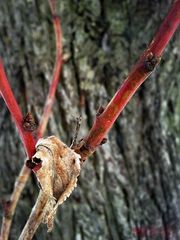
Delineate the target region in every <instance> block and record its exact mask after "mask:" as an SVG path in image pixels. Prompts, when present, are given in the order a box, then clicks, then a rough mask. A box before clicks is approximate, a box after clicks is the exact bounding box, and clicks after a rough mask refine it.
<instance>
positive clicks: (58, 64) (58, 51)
mask: <svg viewBox="0 0 180 240" xmlns="http://www.w3.org/2000/svg"><path fill="white" fill-rule="evenodd" d="M49 5H50V8H51V12H52V15H53V26H54V32H55V36H56V62H55V65H54V71H53V77H52V82H51V85H50V88H49V93H48V96H47V99H46V103H45V107H44V111H43V115H42V118H41V121H40V124H39V127H38V130H37V136H38V138H40V137H42V135H43V133H44V131H45V129H46V126H47V123H48V119H49V116H50V114H51V109H52V105H53V103H54V98H55V92H56V89H57V86H58V82H59V79H60V74H61V67H62V31H61V21H60V17H59V16H57V15H56V7H55V3H54V1H51V0H50V1H49Z"/></svg>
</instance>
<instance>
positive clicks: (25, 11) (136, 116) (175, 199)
mask: <svg viewBox="0 0 180 240" xmlns="http://www.w3.org/2000/svg"><path fill="white" fill-rule="evenodd" d="M171 3H172V1H170V0H159V1H158V0H133V1H130V0H122V1H120V0H119V1H118V0H113V1H110V0H79V1H78V0H76V1H75V0H74V1H73V0H59V1H58V12H59V14H60V16H61V21H62V28H63V52H64V55H65V58H66V60H67V61H66V63H65V64H64V65H63V71H62V76H61V80H60V84H59V87H58V90H57V93H56V100H55V103H54V106H53V115H52V116H51V118H50V121H49V125H48V128H47V131H46V136H48V135H56V136H58V137H60V138H61V139H62V140H63V141H64V142H65V143H67V144H68V145H70V143H71V140H72V137H73V133H74V129H75V118H76V117H78V116H79V115H80V114H81V115H82V118H83V122H82V126H81V129H80V136H79V138H81V137H83V136H85V135H86V134H87V133H88V130H89V129H90V127H91V126H92V122H93V120H94V118H95V115H96V111H97V109H98V107H99V106H101V105H106V104H107V102H108V101H109V100H110V99H111V97H112V96H113V94H114V93H115V91H116V90H117V89H118V87H119V86H120V84H121V83H122V82H123V80H124V78H125V77H126V76H127V74H128V72H129V70H130V69H131V67H132V66H133V64H134V63H135V61H136V60H137V58H138V57H139V55H140V54H141V53H142V51H143V50H144V49H145V48H146V46H147V44H148V43H149V41H150V40H151V39H152V37H153V35H154V33H155V31H156V30H157V28H158V26H159V25H160V23H161V22H162V20H163V18H164V16H165V15H166V13H167V11H168V9H169V7H170V5H171ZM178 37H179V33H176V34H175V36H174V37H173V39H172V41H171V42H170V44H169V45H168V47H167V49H166V50H165V53H164V56H163V58H162V60H161V63H160V66H158V67H157V69H156V71H155V72H154V73H153V74H152V75H151V77H150V78H149V79H148V80H147V81H146V82H145V83H144V84H143V85H142V86H141V88H140V89H139V90H138V91H137V93H136V94H135V96H134V97H133V99H132V100H131V102H130V103H129V104H128V106H127V107H126V108H125V110H124V111H123V113H122V114H121V116H120V117H119V118H118V120H117V121H116V123H115V124H114V126H113V128H112V130H111V131H110V134H109V135H108V142H107V143H106V144H105V145H103V146H102V147H100V148H99V149H98V151H97V152H96V153H95V154H94V155H93V156H92V157H91V158H90V159H89V160H88V161H87V163H86V164H85V166H84V168H83V170H82V172H81V176H80V177H79V184H78V187H77V188H76V190H75V191H74V192H73V194H72V195H71V197H70V198H69V199H68V200H67V201H66V202H65V203H64V204H63V205H62V206H60V207H59V211H58V217H57V219H56V222H55V228H54V230H53V232H52V233H51V234H47V233H46V226H43V225H42V226H41V227H40V228H39V229H38V232H37V234H36V237H34V239H43V240H44V239H53V240H56V239H62V240H71V239H72V240H73V239H75V240H81V239H82V240H106V239H107V240H109V239H113V240H116V239H121V240H129V239H132V240H135V239H144V240H147V239H166V240H167V239H180V232H178V231H179V224H180V202H179V201H180V200H179V199H180V171H179V169H180V159H179V152H180V151H179V146H180V137H179V136H180V81H179V78H180V71H179V70H180V67H179V66H180V58H179V55H178V54H179V49H178ZM0 55H1V57H2V58H3V61H4V65H5V69H6V72H7V75H8V78H9V82H10V84H11V86H12V89H13V92H14V94H15V96H16V98H17V101H18V103H19V104H20V106H21V108H22V111H23V113H24V114H26V113H27V112H28V111H31V112H32V113H33V114H34V116H35V118H36V119H37V121H38V120H39V119H40V117H41V114H42V109H43V104H44V102H45V99H46V95H47V92H48V86H49V83H50V80H51V75H52V70H53V64H54V59H55V40H54V32H53V26H52V22H51V14H50V10H49V6H48V3H47V1H42V0H39V1H37V0H16V1H14V0H8V1H0ZM24 160H25V154H24V150H23V148H22V143H21V141H20V138H19V135H18V133H17V130H16V128H15V125H14V123H13V122H12V121H11V116H10V114H9V112H8V110H7V108H6V106H5V104H4V102H3V100H2V98H0V199H1V201H2V200H3V199H8V198H9V196H10V194H11V192H12V189H13V184H14V181H15V178H16V177H17V175H18V173H19V171H20V169H21V166H22V165H23V162H24ZM37 194H38V187H37V184H36V180H35V178H34V176H31V178H30V180H29V182H28V185H27V186H26V188H25V190H24V191H23V194H22V197H21V199H20V201H19V204H18V207H17V211H16V215H15V217H14V221H13V226H12V229H11V237H10V239H11V240H14V239H18V236H19V234H20V232H21V230H22V227H23V226H24V224H25V221H26V219H27V217H28V216H29V213H30V211H31V208H32V207H33V205H34V203H35V199H36V197H37ZM0 209H1V219H2V207H1V208H0ZM0 222H1V220H0Z"/></svg>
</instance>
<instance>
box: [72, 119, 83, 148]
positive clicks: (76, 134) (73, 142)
mask: <svg viewBox="0 0 180 240" xmlns="http://www.w3.org/2000/svg"><path fill="white" fill-rule="evenodd" d="M81 121H82V117H81V116H79V117H77V118H76V128H75V133H74V137H73V140H72V143H71V146H70V148H74V147H76V145H77V138H78V133H79V129H80V127H81Z"/></svg>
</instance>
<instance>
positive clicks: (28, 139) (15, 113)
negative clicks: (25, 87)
mask: <svg viewBox="0 0 180 240" xmlns="http://www.w3.org/2000/svg"><path fill="white" fill-rule="evenodd" d="M0 93H1V95H2V97H3V99H4V101H5V103H6V105H7V107H8V109H9V111H10V113H11V116H12V118H13V120H14V121H15V124H16V126H17V128H18V131H19V133H20V136H21V139H22V142H23V145H24V149H25V151H26V154H27V156H28V158H31V157H32V156H33V154H34V152H35V140H34V138H33V136H32V134H31V133H30V132H28V131H26V130H25V129H24V128H23V115H22V112H21V110H20V108H19V105H18V104H17V102H16V99H15V97H14V94H13V92H12V90H11V87H10V85H9V83H8V80H7V77H6V73H5V71H4V67H3V64H2V60H0Z"/></svg>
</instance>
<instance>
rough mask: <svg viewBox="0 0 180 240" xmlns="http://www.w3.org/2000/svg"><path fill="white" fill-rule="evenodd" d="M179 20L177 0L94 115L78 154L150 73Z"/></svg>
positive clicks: (91, 145)
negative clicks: (119, 84) (122, 79)
mask: <svg viewBox="0 0 180 240" xmlns="http://www.w3.org/2000/svg"><path fill="white" fill-rule="evenodd" d="M179 22H180V0H177V1H175V2H174V4H173V5H172V7H171V9H170V11H169V13H168V15H167V16H166V18H165V20H164V21H163V23H162V25H161V27H160V29H159V31H158V32H157V34H156V35H155V37H154V39H153V40H152V42H151V43H150V45H149V47H148V48H147V49H146V51H145V52H144V53H143V55H142V56H141V57H140V59H139V61H138V62H137V64H136V65H135V66H134V68H133V69H132V71H131V72H130V74H129V76H128V77H127V79H126V80H125V81H124V83H123V84H122V86H121V87H120V88H119V90H118V91H117V92H116V94H115V95H114V97H113V98H112V100H111V101H110V102H109V104H108V105H107V107H106V108H105V110H104V112H102V114H100V115H99V116H97V118H96V120H95V122H94V124H93V126H92V128H91V130H90V132H89V134H88V136H87V137H86V138H85V140H84V144H83V146H82V147H81V148H80V149H79V150H77V152H79V153H80V154H81V155H82V156H83V157H82V158H84V159H85V158H86V157H87V156H89V155H90V154H91V153H92V152H93V151H94V150H95V149H96V147H97V146H98V145H100V144H101V142H102V140H103V138H104V137H105V136H106V134H107V133H108V132H109V130H110V129H111V127H112V125H113V124H114V122H115V120H116V119H117V118H118V116H119V114H120V113H121V112H122V110H123V109H124V107H125V106H126V104H127V103H128V102H129V100H130V99H131V97H132V96H133V94H134V93H135V92H136V90H137V89H138V88H139V86H140V85H141V84H142V83H143V82H144V81H145V80H146V78H147V77H148V76H149V75H150V74H151V73H152V71H153V70H154V67H155V66H156V65H157V64H158V62H159V59H160V57H161V55H162V53H163V51H164V49H165V47H166V46H167V44H168V42H169V41H170V39H171V38H172V36H173V34H174V32H175V31H176V29H177V27H178V25H179Z"/></svg>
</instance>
